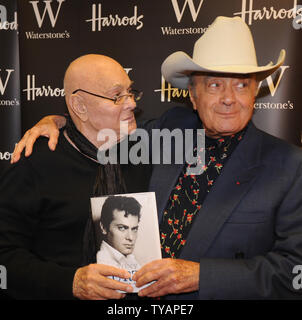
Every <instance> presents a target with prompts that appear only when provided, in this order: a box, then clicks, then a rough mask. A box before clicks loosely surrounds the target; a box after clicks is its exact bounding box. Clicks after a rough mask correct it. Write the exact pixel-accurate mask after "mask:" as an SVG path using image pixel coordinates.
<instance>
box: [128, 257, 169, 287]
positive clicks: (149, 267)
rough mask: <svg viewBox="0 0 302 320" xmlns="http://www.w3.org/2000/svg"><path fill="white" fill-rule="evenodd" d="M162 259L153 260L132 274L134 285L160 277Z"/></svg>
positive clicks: (138, 285) (140, 284)
mask: <svg viewBox="0 0 302 320" xmlns="http://www.w3.org/2000/svg"><path fill="white" fill-rule="evenodd" d="M163 263H164V260H155V261H152V262H150V263H147V264H146V265H144V266H143V267H142V268H141V269H139V270H138V271H137V272H136V273H135V274H134V275H133V280H134V281H136V286H137V287H141V286H143V285H145V284H147V283H149V282H151V281H154V280H157V279H158V278H159V277H160V274H161V273H160V271H161V269H162V265H163Z"/></svg>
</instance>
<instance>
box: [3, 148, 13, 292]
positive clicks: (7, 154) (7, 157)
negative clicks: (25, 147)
mask: <svg viewBox="0 0 302 320" xmlns="http://www.w3.org/2000/svg"><path fill="white" fill-rule="evenodd" d="M12 155H13V153H12V152H8V151H3V152H2V151H0V161H10V159H11V158H12ZM0 288H1V286H0ZM1 289H4V288H1Z"/></svg>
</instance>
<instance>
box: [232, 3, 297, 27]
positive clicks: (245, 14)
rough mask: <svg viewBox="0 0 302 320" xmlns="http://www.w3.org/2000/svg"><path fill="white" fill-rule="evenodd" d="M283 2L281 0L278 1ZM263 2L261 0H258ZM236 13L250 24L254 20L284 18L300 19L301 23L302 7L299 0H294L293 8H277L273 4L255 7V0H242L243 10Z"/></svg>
mask: <svg viewBox="0 0 302 320" xmlns="http://www.w3.org/2000/svg"><path fill="white" fill-rule="evenodd" d="M276 2H277V3H281V1H280V2H279V1H276ZM258 3H261V1H258ZM234 15H235V16H236V15H238V16H240V17H241V18H242V19H243V20H244V21H245V22H246V23H247V24H248V25H252V24H253V22H254V21H258V20H260V21H261V20H284V19H294V20H296V21H298V20H299V24H301V16H302V8H301V6H297V0H293V6H292V7H291V8H281V9H276V8H274V7H273V6H271V7H270V8H267V7H262V8H261V9H255V8H254V0H242V4H241V11H240V12H235V13H234Z"/></svg>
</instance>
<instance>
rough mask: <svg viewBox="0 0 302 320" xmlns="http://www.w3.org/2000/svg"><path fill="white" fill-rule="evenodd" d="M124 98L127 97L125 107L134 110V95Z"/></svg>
mask: <svg viewBox="0 0 302 320" xmlns="http://www.w3.org/2000/svg"><path fill="white" fill-rule="evenodd" d="M126 99H127V100H126V103H125V105H126V108H127V109H130V110H134V109H135V108H136V101H135V100H134V96H130V95H129V96H128V97H127V98H126Z"/></svg>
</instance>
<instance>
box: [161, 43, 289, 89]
mask: <svg viewBox="0 0 302 320" xmlns="http://www.w3.org/2000/svg"><path fill="white" fill-rule="evenodd" d="M284 60H285V50H284V49H282V50H281V51H280V54H279V58H278V61H277V63H276V64H273V63H272V62H270V63H269V64H267V65H266V66H261V67H260V66H251V65H222V66H201V65H199V64H197V63H195V62H194V61H193V59H192V58H191V57H190V56H188V55H187V54H186V53H185V52H182V51H177V52H175V53H172V54H171V55H170V56H168V57H167V58H166V60H165V61H164V62H163V64H162V67H161V72H162V75H163V77H164V78H165V80H166V81H168V82H169V83H171V84H172V85H173V86H175V87H176V88H180V89H186V88H188V84H189V78H190V75H191V74H192V73H193V72H210V73H226V74H227V73H230V74H256V77H257V80H259V81H261V80H263V79H265V78H266V77H268V76H269V75H270V74H272V73H273V72H275V71H276V70H277V69H278V68H279V67H280V66H281V65H282V64H283V62H284Z"/></svg>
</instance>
